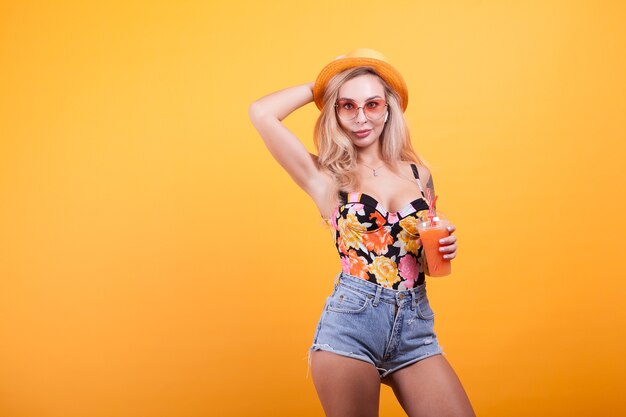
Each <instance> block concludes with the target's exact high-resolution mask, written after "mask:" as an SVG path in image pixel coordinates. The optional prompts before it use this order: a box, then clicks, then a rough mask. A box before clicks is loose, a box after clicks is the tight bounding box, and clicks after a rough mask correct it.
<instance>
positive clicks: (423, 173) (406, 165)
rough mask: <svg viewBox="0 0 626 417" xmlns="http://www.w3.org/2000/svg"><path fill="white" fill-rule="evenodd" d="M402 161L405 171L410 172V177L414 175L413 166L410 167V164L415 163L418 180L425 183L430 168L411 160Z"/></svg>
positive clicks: (428, 176)
mask: <svg viewBox="0 0 626 417" xmlns="http://www.w3.org/2000/svg"><path fill="white" fill-rule="evenodd" d="M403 163H404V169H405V170H406V172H408V173H410V174H411V178H413V177H414V176H413V168H411V165H415V166H416V167H417V173H418V174H419V177H420V182H422V183H423V184H426V182H427V181H428V180H429V178H430V170H429V169H428V168H427V167H425V166H424V165H420V164H418V163H416V162H413V161H403Z"/></svg>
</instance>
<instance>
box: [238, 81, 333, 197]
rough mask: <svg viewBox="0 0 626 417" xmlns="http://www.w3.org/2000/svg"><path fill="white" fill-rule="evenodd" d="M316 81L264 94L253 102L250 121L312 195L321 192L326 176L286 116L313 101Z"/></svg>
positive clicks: (277, 156)
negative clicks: (293, 131) (290, 126)
mask: <svg viewBox="0 0 626 417" xmlns="http://www.w3.org/2000/svg"><path fill="white" fill-rule="evenodd" d="M313 84H314V83H312V82H311V83H307V84H302V85H297V86H295V87H289V88H285V89H284V90H280V91H277V92H275V93H272V94H268V95H267V96H264V97H261V98H260V99H258V100H256V101H255V102H254V103H252V104H251V105H250V108H249V109H248V114H249V115H250V120H251V121H252V124H253V125H254V127H255V128H256V130H257V131H258V132H259V134H260V135H261V138H262V139H263V142H265V145H266V146H267V149H269V151H270V153H271V154H272V156H273V157H274V158H275V159H276V161H278V163H279V164H280V165H281V166H282V167H283V168H284V169H285V170H286V171H287V173H289V175H290V176H291V178H293V180H294V181H295V182H296V183H297V184H298V185H299V186H300V187H301V188H302V189H303V190H304V191H305V192H306V193H307V194H309V195H313V194H317V191H316V190H319V187H320V186H321V181H322V176H321V174H320V171H319V169H318V166H317V163H316V161H315V155H312V154H310V153H309V151H308V150H307V149H306V148H305V147H304V145H303V144H302V142H300V140H299V139H298V138H297V137H296V135H294V134H293V133H292V132H291V131H290V130H289V129H287V127H285V125H283V124H282V123H281V120H283V119H284V118H285V117H287V116H288V115H289V114H290V113H292V112H293V111H295V110H296V109H298V108H300V107H302V106H304V105H305V104H307V103H310V102H311V101H313V92H312V88H313Z"/></svg>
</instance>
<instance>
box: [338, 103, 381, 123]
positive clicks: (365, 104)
mask: <svg viewBox="0 0 626 417" xmlns="http://www.w3.org/2000/svg"><path fill="white" fill-rule="evenodd" d="M340 101H343V102H346V103H353V105H354V106H355V107H356V112H355V113H354V116H353V117H350V118H348V119H346V118H344V117H341V116H340V115H339V102H340ZM373 101H377V102H380V101H382V102H383V103H384V107H387V108H388V107H389V103H387V100H385V99H384V98H376V99H372V100H367V101H366V102H365V103H364V104H363V105H362V106H357V104H358V103H357V102H356V101H354V100H350V99H340V100H337V102H336V103H335V112H336V113H337V117H339V118H340V119H341V120H346V121H349V120H354V119H356V118H357V117H359V110H361V109H363V114H364V115H365V118H366V119H367V120H378V119H381V118H382V117H383V115H384V114H385V112H384V111H383V112H382V113H381V114H380V116H378V117H376V118H373V117H369V116H368V114H367V110H366V107H365V106H367V104H368V103H371V102H373Z"/></svg>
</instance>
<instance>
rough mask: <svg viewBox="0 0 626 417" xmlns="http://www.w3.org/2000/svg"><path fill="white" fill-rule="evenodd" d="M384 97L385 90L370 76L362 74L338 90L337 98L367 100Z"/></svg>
mask: <svg viewBox="0 0 626 417" xmlns="http://www.w3.org/2000/svg"><path fill="white" fill-rule="evenodd" d="M376 96H378V97H383V98H384V97H385V88H384V87H383V85H382V83H381V82H380V80H379V79H378V77H376V76H375V75H372V74H363V75H359V76H358V77H355V78H352V79H350V80H348V81H346V82H345V83H343V85H342V86H341V87H340V88H339V98H351V99H355V100H367V99H369V98H372V97H376Z"/></svg>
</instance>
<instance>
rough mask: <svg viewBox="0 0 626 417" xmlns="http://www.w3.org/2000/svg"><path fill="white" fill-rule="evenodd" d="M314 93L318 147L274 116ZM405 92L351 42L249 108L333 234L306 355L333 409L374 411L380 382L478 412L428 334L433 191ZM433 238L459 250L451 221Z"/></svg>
mask: <svg viewBox="0 0 626 417" xmlns="http://www.w3.org/2000/svg"><path fill="white" fill-rule="evenodd" d="M311 101H314V102H315V104H316V105H317V107H318V108H319V109H320V110H321V113H320V116H319V118H318V120H317V123H316V124H315V133H314V142H315V146H316V148H317V151H318V155H313V154H311V153H309V152H308V151H307V150H306V148H305V147H304V146H303V144H302V143H301V142H300V141H299V140H298V138H297V137H296V136H295V135H294V134H293V133H292V132H291V131H289V130H288V129H287V128H286V127H285V126H284V125H283V124H282V123H281V121H282V120H283V119H284V118H285V117H287V116H288V115H289V114H290V113H292V112H293V111H295V110H296V109H298V108H300V107H302V106H304V105H306V104H307V103H310V102H311ZM407 103H408V90H407V87H406V84H405V82H404V80H403V78H402V76H401V75H400V73H399V72H398V71H397V70H396V69H395V68H394V67H393V66H392V65H390V64H389V63H388V61H387V59H386V58H385V57H384V56H383V55H381V54H380V53H379V52H377V51H374V50H371V49H357V50H355V51H352V52H351V53H349V54H347V55H344V56H341V57H339V58H337V59H335V60H334V61H332V62H331V63H329V64H328V65H326V66H325V67H324V69H322V71H321V72H320V74H319V76H318V77H317V80H316V81H315V82H311V83H308V84H303V85H298V86H295V87H291V88H286V89H284V90H280V91H277V92H275V93H272V94H269V95H267V96H265V97H262V98H261V99H259V100H257V101H255V102H254V103H253V104H252V105H251V106H250V109H249V114H250V118H251V120H252V123H253V124H254V126H255V128H256V129H257V131H258V132H259V134H260V135H261V137H262V139H263V141H264V142H265V144H266V145H267V147H268V149H269V151H270V152H271V154H272V155H273V156H274V158H275V159H276V161H277V162H278V163H279V164H280V165H281V166H282V167H283V168H284V169H285V170H286V171H287V172H288V173H289V175H290V176H291V177H292V178H293V180H294V181H295V182H296V183H297V184H298V185H299V186H300V187H301V188H302V189H303V190H304V192H306V193H307V194H308V195H309V196H311V198H312V199H313V201H314V202H315V204H316V205H317V207H318V209H319V212H320V215H321V216H322V218H323V219H324V220H325V221H326V223H327V224H328V226H329V227H330V228H331V229H330V230H331V231H332V232H333V236H334V238H335V246H336V247H337V250H338V253H339V258H340V261H341V267H342V270H341V272H340V273H339V274H338V275H337V277H336V280H335V283H334V287H333V290H332V293H331V295H330V296H329V297H328V298H327V300H326V304H325V305H324V309H323V312H322V316H321V317H320V320H319V322H318V325H317V329H316V331H315V335H314V338H313V344H312V346H311V348H310V350H309V359H310V366H311V373H312V376H313V383H314V385H315V389H316V391H317V394H318V396H319V399H320V401H321V403H322V407H323V408H324V412H325V413H326V415H327V416H328V417H335V416H337V417H347V416H355V417H356V416H358V417H366V416H377V415H378V407H379V398H380V384H381V383H384V384H387V385H389V386H391V388H392V389H393V391H394V393H395V395H396V397H397V398H398V400H399V402H400V404H401V405H402V407H403V408H404V410H405V411H406V412H407V414H408V415H409V416H411V417H418V416H419V417H422V416H423V417H425V416H429V417H432V416H459V417H461V416H474V412H473V410H472V406H471V404H470V402H469V399H468V397H467V395H466V393H465V391H464V389H463V386H462V385H461V382H460V381H459V379H458V377H457V376H456V373H455V372H454V370H453V369H452V367H451V366H450V364H449V363H448V361H447V360H446V358H445V357H444V355H443V351H442V349H441V347H440V345H439V343H438V340H437V336H436V334H435V332H434V313H433V310H432V309H431V307H430V304H429V302H428V297H427V294H426V281H425V275H427V274H428V265H427V264H426V262H425V257H424V254H423V251H422V245H421V241H420V239H419V234H418V232H417V230H416V228H415V225H416V222H417V215H418V213H421V212H422V211H423V210H428V208H429V207H428V204H427V202H426V200H425V196H426V194H425V190H427V189H430V190H431V192H432V194H433V195H434V186H433V179H432V176H431V173H430V171H429V169H428V168H427V167H426V165H425V164H424V162H423V161H422V160H421V159H420V157H419V156H418V154H417V153H416V152H415V151H414V149H413V147H412V145H411V141H410V137H409V132H408V128H407V125H406V121H405V119H404V110H405V109H406V107H407ZM448 230H449V232H450V235H449V236H448V237H446V238H443V239H441V241H440V245H441V246H440V251H441V252H442V253H443V254H444V257H446V258H447V259H454V258H455V257H456V250H457V245H456V236H454V235H453V234H452V232H454V230H455V227H454V226H452V225H451V226H449V229H448Z"/></svg>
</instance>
